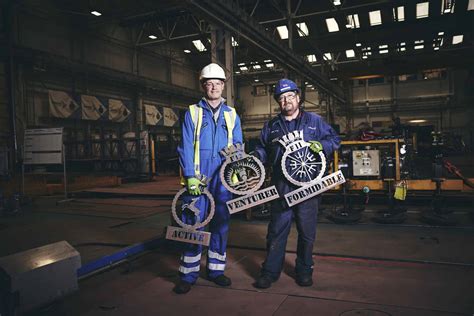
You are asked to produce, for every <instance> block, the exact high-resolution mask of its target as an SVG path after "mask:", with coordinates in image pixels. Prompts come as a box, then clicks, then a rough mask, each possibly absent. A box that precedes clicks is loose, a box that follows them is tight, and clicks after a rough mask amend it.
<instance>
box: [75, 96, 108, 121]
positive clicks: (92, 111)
mask: <svg viewBox="0 0 474 316" xmlns="http://www.w3.org/2000/svg"><path fill="white" fill-rule="evenodd" d="M81 106H82V119H83V120H91V121H97V120H98V119H100V118H101V117H102V115H104V113H105V112H106V111H107V108H106V107H105V106H104V105H103V104H102V102H100V100H99V99H97V98H96V97H94V96H92V95H85V94H82V95H81Z"/></svg>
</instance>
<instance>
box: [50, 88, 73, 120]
mask: <svg viewBox="0 0 474 316" xmlns="http://www.w3.org/2000/svg"><path fill="white" fill-rule="evenodd" d="M48 96H49V114H50V115H51V116H54V117H60V118H68V117H70V116H71V115H72V114H73V113H74V112H75V111H76V110H77V109H78V108H79V105H78V104H77V103H76V101H74V99H73V98H71V96H69V94H67V93H66V92H64V91H56V90H48Z"/></svg>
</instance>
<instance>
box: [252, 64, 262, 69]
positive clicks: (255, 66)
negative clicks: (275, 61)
mask: <svg viewBox="0 0 474 316" xmlns="http://www.w3.org/2000/svg"><path fill="white" fill-rule="evenodd" d="M260 68H262V67H261V66H260V65H254V66H253V69H257V70H258V69H260Z"/></svg>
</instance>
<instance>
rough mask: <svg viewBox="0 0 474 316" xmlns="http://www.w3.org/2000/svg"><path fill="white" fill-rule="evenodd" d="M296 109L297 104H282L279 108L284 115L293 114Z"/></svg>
mask: <svg viewBox="0 0 474 316" xmlns="http://www.w3.org/2000/svg"><path fill="white" fill-rule="evenodd" d="M297 111H298V106H297V105H293V104H291V105H284V106H282V108H281V113H282V114H283V115H284V116H292V115H293V114H295V113H296V112H297Z"/></svg>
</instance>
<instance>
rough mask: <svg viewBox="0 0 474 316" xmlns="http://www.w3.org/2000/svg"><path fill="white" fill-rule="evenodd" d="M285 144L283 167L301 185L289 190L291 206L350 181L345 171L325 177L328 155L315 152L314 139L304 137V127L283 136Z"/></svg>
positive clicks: (284, 172)
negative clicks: (347, 179)
mask: <svg viewBox="0 0 474 316" xmlns="http://www.w3.org/2000/svg"><path fill="white" fill-rule="evenodd" d="M279 142H280V144H282V145H283V147H284V148H285V152H284V153H283V156H282V159H281V168H282V171H283V174H284V176H285V178H286V179H287V180H288V181H290V182H291V183H293V184H294V185H297V186H299V187H300V188H298V189H296V190H294V191H292V192H289V193H287V194H285V200H286V202H287V204H288V206H290V207H291V206H293V205H296V204H298V203H301V202H303V201H305V200H307V199H310V198H312V197H314V196H316V195H318V194H321V193H323V192H324V191H327V190H329V189H332V188H334V187H336V186H337V185H339V184H342V183H344V182H346V180H345V178H344V175H343V174H342V172H341V171H337V172H334V173H331V174H329V175H327V176H325V177H323V175H324V172H325V171H326V157H325V156H324V153H323V152H322V151H320V152H319V153H318V154H316V153H314V152H313V151H312V150H311V149H310V148H309V146H310V143H308V142H306V141H305V140H304V137H303V131H293V132H291V133H288V134H286V135H284V136H282V137H281V139H280V140H279Z"/></svg>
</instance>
